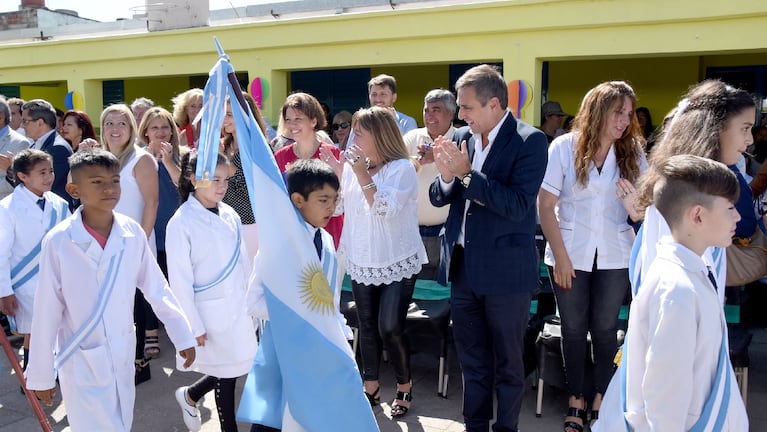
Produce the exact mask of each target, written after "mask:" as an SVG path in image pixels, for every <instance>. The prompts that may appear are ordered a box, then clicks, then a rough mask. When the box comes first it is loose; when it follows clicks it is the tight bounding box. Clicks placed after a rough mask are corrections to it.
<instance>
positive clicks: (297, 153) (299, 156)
mask: <svg viewBox="0 0 767 432" xmlns="http://www.w3.org/2000/svg"><path fill="white" fill-rule="evenodd" d="M319 147H320V143H318V142H316V141H315V142H314V143H312V151H311V153H309V154H308V155H306V157H303V156H301V154H300V153H299V152H298V141H296V142H294V143H293V154H294V155H296V157H297V158H298V159H309V158H311V157H312V156H314V153H316V152H317V149H318V148H319Z"/></svg>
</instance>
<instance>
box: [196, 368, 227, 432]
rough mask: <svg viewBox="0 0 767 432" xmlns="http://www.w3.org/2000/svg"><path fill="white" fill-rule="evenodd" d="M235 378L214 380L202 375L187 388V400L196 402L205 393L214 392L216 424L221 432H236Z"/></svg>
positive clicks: (214, 378)
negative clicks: (216, 413) (216, 414)
mask: <svg viewBox="0 0 767 432" xmlns="http://www.w3.org/2000/svg"><path fill="white" fill-rule="evenodd" d="M236 383H237V378H216V377H214V376H210V375H203V376H202V377H201V378H200V379H198V380H197V381H195V382H194V384H192V385H190V386H189V389H188V390H187V391H188V392H189V399H191V400H193V401H195V402H198V401H199V400H200V399H201V398H202V397H203V396H204V395H205V394H206V393H208V392H210V391H211V390H215V393H214V395H215V397H216V408H217V409H218V422H219V425H220V426H221V432H237V420H235V415H234V387H235V384H236Z"/></svg>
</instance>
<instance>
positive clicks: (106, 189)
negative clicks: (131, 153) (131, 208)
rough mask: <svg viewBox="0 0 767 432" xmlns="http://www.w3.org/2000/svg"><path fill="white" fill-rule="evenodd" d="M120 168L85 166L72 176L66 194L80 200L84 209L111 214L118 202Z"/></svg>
mask: <svg viewBox="0 0 767 432" xmlns="http://www.w3.org/2000/svg"><path fill="white" fill-rule="evenodd" d="M120 191H121V189H120V168H118V167H115V168H107V167H103V166H85V167H81V168H80V169H78V170H77V173H76V174H75V175H73V176H72V183H69V184H67V192H69V194H70V195H72V198H78V199H80V203H82V205H83V206H84V207H85V209H94V210H96V209H98V210H103V211H109V212H111V211H112V210H114V208H115V206H117V202H118V201H120Z"/></svg>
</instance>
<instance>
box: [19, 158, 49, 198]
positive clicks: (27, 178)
mask: <svg viewBox="0 0 767 432" xmlns="http://www.w3.org/2000/svg"><path fill="white" fill-rule="evenodd" d="M16 175H17V176H18V177H19V180H21V181H22V182H24V186H25V187H26V188H27V189H29V191H30V192H32V193H33V194H35V195H37V196H42V195H43V192H48V191H49V190H51V185H53V178H54V175H53V164H52V163H51V162H50V161H47V160H46V161H40V162H38V163H36V164H35V165H34V166H33V167H32V169H31V170H29V174H24V173H22V172H20V173H16Z"/></svg>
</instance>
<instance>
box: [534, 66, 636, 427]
mask: <svg viewBox="0 0 767 432" xmlns="http://www.w3.org/2000/svg"><path fill="white" fill-rule="evenodd" d="M635 105H636V96H635V94H634V91H633V89H632V88H631V87H630V86H629V85H628V84H626V83H624V82H622V81H611V82H605V83H602V84H600V85H598V86H596V87H595V88H593V89H591V90H590V91H589V92H588V93H587V94H586V96H585V97H584V99H583V102H582V103H581V107H580V110H579V111H578V115H577V116H576V117H575V127H574V132H572V133H568V134H566V135H563V136H561V137H559V138H557V139H555V140H554V142H552V143H551V146H550V147H549V162H548V166H547V168H546V175H545V177H544V179H543V184H542V185H541V190H540V193H539V195H538V211H539V214H540V220H541V227H542V228H543V233H544V235H545V236H546V239H547V244H546V255H545V259H544V261H545V262H546V264H547V265H549V266H553V269H551V268H550V274H552V275H554V282H555V284H554V294H555V296H556V300H557V306H558V308H559V313H560V317H561V320H562V353H563V355H564V361H565V377H566V381H567V387H568V391H569V392H570V401H569V404H570V408H569V409H568V412H567V417H566V418H565V424H564V430H565V431H566V432H574V431H575V432H580V431H582V430H583V424H584V422H585V421H586V419H587V416H586V411H585V409H586V403H585V396H586V395H594V399H593V401H592V404H591V409H592V411H591V420H595V419H596V418H597V417H598V412H599V406H600V405H601V402H602V395H603V394H604V392H605V390H606V389H607V384H608V383H609V382H610V378H611V377H612V372H613V357H614V356H615V352H616V349H617V343H616V337H615V334H616V326H617V321H618V312H619V310H620V306H621V304H622V302H623V299H624V297H625V295H626V293H627V292H628V287H629V277H628V266H629V256H630V253H631V246H632V242H633V240H634V231H633V229H632V227H631V226H630V225H629V224H628V222H629V217H630V218H631V220H633V221H637V220H639V219H640V218H641V216H640V215H638V214H637V212H636V210H634V209H633V206H632V205H631V203H629V202H627V201H629V200H627V198H628V197H627V194H626V193H625V191H624V190H625V189H628V188H630V187H631V184H632V183H634V182H635V181H636V179H637V178H638V177H639V174H640V173H641V172H642V171H644V169H645V168H646V167H647V160H646V158H645V154H644V150H643V145H642V143H643V142H644V140H643V138H642V132H641V130H640V129H639V124H638V122H637V119H636V115H635V114H634V106H635ZM589 332H591V341H592V346H593V362H594V380H593V381H594V382H593V388H586V386H585V384H584V371H585V367H586V361H591V360H590V358H591V356H590V355H589V353H588V352H587V343H586V334H587V333H589Z"/></svg>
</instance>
